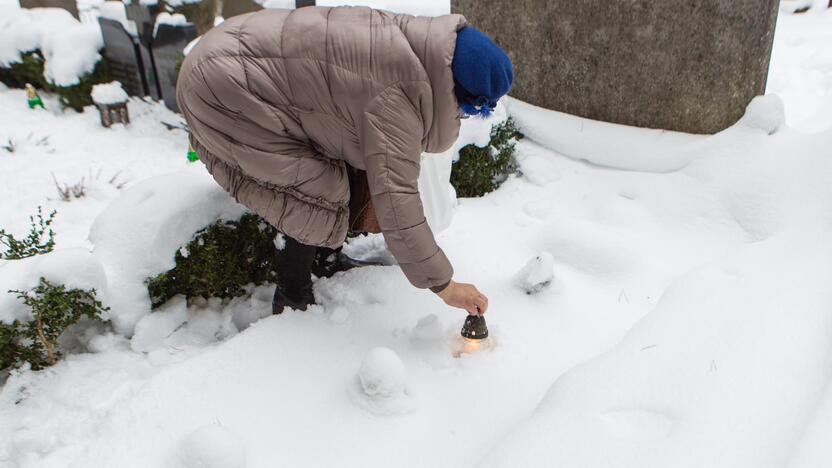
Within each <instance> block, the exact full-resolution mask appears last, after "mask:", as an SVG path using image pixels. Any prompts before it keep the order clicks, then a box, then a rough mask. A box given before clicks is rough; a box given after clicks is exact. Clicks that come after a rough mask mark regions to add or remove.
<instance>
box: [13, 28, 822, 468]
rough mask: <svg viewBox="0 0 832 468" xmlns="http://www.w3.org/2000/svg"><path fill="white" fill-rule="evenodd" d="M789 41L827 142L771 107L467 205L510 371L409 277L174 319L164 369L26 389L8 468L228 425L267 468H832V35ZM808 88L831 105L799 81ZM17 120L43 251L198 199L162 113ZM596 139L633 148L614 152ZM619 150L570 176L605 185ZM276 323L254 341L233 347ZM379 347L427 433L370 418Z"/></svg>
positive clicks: (99, 359)
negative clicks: (363, 392)
mask: <svg viewBox="0 0 832 468" xmlns="http://www.w3.org/2000/svg"><path fill="white" fill-rule="evenodd" d="M781 26H782V29H781V31H782V32H778V36H777V41H778V42H777V47H776V49H775V62H774V64H773V70H772V81H773V83H772V90H773V91H774V90H776V91H777V92H779V93H781V94H783V96H784V101H785V108H786V119H787V123H788V124H789V125H792V126H795V127H797V128H799V129H801V130H806V131H813V132H819V133H815V134H812V135H805V134H803V133H801V132H800V131H798V130H792V129H782V130H780V131H777V132H775V133H774V134H773V135H768V133H769V131H771V130H774V128H772V122H773V123H774V124H775V125H774V126H776V123H777V122H778V117H782V116H781V115H780V114H779V113H778V106H777V101H776V100H772V99H767V100H763V101H760V102H759V106H758V107H757V108H756V109H755V112H753V113H752V115H749V116H748V117H747V119H746V120H744V122H742V123H741V124H739V125H737V126H736V127H734V128H732V129H730V130H729V131H727V132H725V133H723V134H720V135H718V136H715V137H711V138H706V137H696V138H692V139H690V141H688V139H687V138H685V140H686V141H685V142H681V143H674V144H672V145H670V146H668V147H667V148H668V149H667V150H666V151H674V152H676V151H678V153H676V154H682V148H681V147H680V145H682V144H684V146H685V152H686V153H685V157H684V158H682V159H677V160H675V161H676V162H678V167H672V168H668V167H667V166H661V165H658V166H656V165H653V164H652V163H654V162H655V161H656V158H661V157H662V156H663V155H664V154H666V151H665V150H664V149H663V148H658V149H657V147H656V146H650V145H652V144H653V143H652V142H654V141H655V140H654V139H653V138H652V136H651V135H652V134H651V135H648V134H647V133H642V134H641V135H639V133H640V131H638V130H633V131H632V135H633V136H632V137H631V138H632V140H630V142H629V143H628V144H627V145H623V146H620V147H619V151H621V152H622V158H624V160H629V161H637V162H638V164H640V165H641V167H639V168H638V169H640V170H652V169H655V170H656V172H636V171H622V170H614V169H607V168H603V167H599V166H596V165H591V164H587V163H584V162H579V161H576V160H575V159H571V158H568V157H565V156H564V155H561V154H557V153H555V152H553V151H551V150H550V149H547V147H544V146H542V145H541V144H540V142H534V141H530V140H526V141H523V142H521V143H520V144H519V145H518V149H519V159H520V165H521V168H522V170H523V171H524V173H525V175H524V176H523V177H522V178H512V179H510V180H509V181H508V182H507V183H506V184H505V185H504V186H503V187H502V188H501V189H500V190H499V191H497V192H496V193H494V194H491V195H489V196H487V197H485V198H482V199H473V200H464V201H462V203H461V205H460V207H459V208H458V209H457V212H456V214H455V218H454V222H453V225H452V226H451V227H450V228H449V229H448V230H447V231H445V232H443V233H442V234H441V236H440V238H439V241H440V243H441V244H442V246H443V248H444V249H445V251H446V252H447V253H448V255H449V257H450V258H451V260H452V262H453V263H454V266H455V269H456V271H457V275H458V277H459V279H460V280H463V281H467V282H473V283H475V284H477V286H478V287H479V288H480V289H481V290H483V291H484V292H486V293H487V294H488V295H489V297H490V303H491V309H490V312H489V314H488V319H489V325H490V328H491V332H492V333H493V336H494V338H495V341H496V346H495V348H494V350H493V351H491V352H484V353H478V354H474V355H471V356H466V357H463V358H459V359H457V358H453V357H452V356H451V351H452V350H451V344H452V339H453V336H454V335H455V334H457V333H458V331H459V328H460V326H461V324H462V320H463V318H464V317H463V316H462V315H461V314H460V313H458V312H455V311H453V310H449V309H447V308H446V307H444V306H443V305H442V304H441V302H440V301H439V300H438V299H436V298H435V297H434V296H432V295H431V294H429V293H426V292H420V291H416V290H413V289H412V288H411V287H410V286H409V285H408V284H407V282H406V280H405V279H404V277H403V276H402V275H401V273H400V272H399V271H398V269H397V268H395V267H384V268H371V269H364V270H360V271H353V272H350V273H348V274H346V275H342V276H338V277H336V278H333V279H330V280H323V281H320V282H319V284H318V285H317V293H318V296H319V298H320V299H322V306H321V307H320V308H316V309H315V310H313V311H312V312H310V313H286V314H284V315H281V316H277V317H272V316H268V313H269V307H270V304H269V301H270V299H271V296H270V294H271V290H270V288H269V287H268V286H265V287H262V288H258V289H256V290H255V291H254V293H253V295H252V296H251V297H250V298H243V299H240V300H236V301H233V302H232V303H231V304H227V305H225V306H223V305H221V304H219V303H217V302H216V301H212V302H209V303H206V304H203V305H201V306H195V307H192V308H191V309H190V310H185V307H184V304H182V303H181V301H172V302H171V303H169V304H168V305H166V306H165V307H164V308H163V309H162V310H161V311H159V312H155V313H154V314H159V315H158V316H157V317H159V321H160V323H161V322H163V321H164V320H167V319H170V321H171V323H172V324H173V326H174V327H175V326H176V325H177V321H176V317H185V318H187V319H188V326H187V327H185V328H182V329H179V330H178V331H176V332H175V333H173V335H172V337H171V338H169V339H168V341H167V342H165V343H158V342H153V340H150V339H149V338H148V341H146V342H145V345H146V346H147V349H148V351H149V352H148V353H146V354H141V353H136V352H133V351H132V350H131V349H130V343H129V342H128V341H126V340H124V339H123V338H117V337H112V336H111V337H110V338H109V341H107V340H104V339H102V340H100V341H101V342H100V343H99V344H98V347H99V349H100V350H101V351H100V352H98V353H95V354H82V355H74V356H71V357H69V358H68V359H67V360H66V361H65V362H62V363H60V364H59V365H57V366H55V367H54V368H51V369H48V370H46V371H43V372H39V373H31V372H22V373H19V374H17V375H15V376H13V377H12V378H11V379H9V381H8V382H7V383H6V385H5V386H4V387H2V388H0V466H3V467H5V466H9V467H14V468H18V467H20V468H28V467H67V466H71V467H84V468H89V467H113V466H118V467H143V468H146V467H169V466H181V465H175V464H173V460H174V459H175V458H176V455H177V453H178V451H181V450H182V447H183V444H182V442H181V441H182V438H183V437H185V436H187V435H188V434H189V433H191V432H192V431H194V430H196V429H199V428H200V427H203V426H205V425H210V424H220V425H221V426H222V427H224V428H225V429H227V430H228V431H229V432H230V434H231V435H229V436H228V438H229V439H231V440H230V442H229V440H225V441H221V442H228V443H230V444H231V445H234V443H235V441H237V442H238V443H239V444H240V445H241V446H242V447H243V450H244V452H245V454H246V457H247V461H248V464H247V466H249V467H254V468H258V467H264V468H265V467H272V466H297V467H301V466H304V467H305V466H308V467H320V466H362V467H376V466H379V467H381V466H390V465H392V464H396V465H397V466H413V467H424V466H431V467H445V466H447V467H451V466H475V465H477V464H478V463H479V462H482V461H485V464H486V465H487V466H502V467H516V466H564V467H582V468H583V467H605V466H615V467H665V466H678V467H682V466H691V467H701V466H708V467H726V468H728V467H730V468H737V467H749V468H751V467H754V468H759V467H772V468H774V467H783V466H790V468H810V467H819V466H827V465H829V464H832V453H830V451H829V448H828V440H827V439H828V433H829V432H828V431H829V430H830V425H832V391H830V389H832V384H830V382H831V381H832V358H830V356H832V315H831V314H830V312H829V311H830V310H832V293H830V291H829V289H828V284H830V281H831V280H832V268H831V267H832V247H830V244H829V242H828V239H829V238H830V236H832V187H830V186H829V184H828V181H829V180H830V179H831V178H832V158H830V156H832V153H830V151H832V150H830V148H832V124H830V123H829V122H832V107H826V108H824V107H823V106H822V105H818V106H815V105H814V104H812V105H809V104H807V103H808V102H809V101H811V99H810V97H811V96H814V97H815V101H813V102H817V103H821V104H822V102H823V101H824V100H827V101H829V96H830V95H832V61H829V60H828V59H829V55H828V44H829V43H830V40H832V12H830V14H825V15H818V16H804V17H797V16H795V17H785V18H784V19H781ZM824 34H825V36H824ZM823 37H825V39H823ZM795 49H799V50H795ZM801 57H802V58H801ZM807 70H808V71H809V73H808V75H807V76H809V78H807V79H811V86H808V85H805V82H803V81H801V82H797V81H794V80H792V78H791V77H792V75H795V74H799V73H804V74H805V72H807ZM801 76H804V75H801ZM807 86H808V87H807ZM806 93H809V94H806ZM830 102H832V101H830ZM22 104H24V100H23V94H22V92H20V91H16V90H10V91H0V108H2V109H6V111H5V112H3V113H0V139H3V140H5V139H6V138H8V137H11V138H13V139H14V140H15V141H18V142H20V143H19V151H18V152H16V153H14V154H7V153H5V152H2V150H0V174H2V175H3V184H2V185H0V226H2V227H7V228H11V229H12V230H15V231H23V230H24V229H25V228H26V216H28V214H30V213H32V212H33V211H34V208H35V207H36V206H37V205H39V204H43V205H44V207H45V208H49V209H52V208H55V209H57V210H58V217H57V221H56V231H57V232H58V243H59V245H58V246H59V247H60V248H65V247H74V246H86V245H87V243H88V241H87V239H86V238H87V233H88V231H89V227H90V224H91V222H92V220H93V219H94V218H95V217H96V216H97V215H98V214H99V213H100V212H101V211H102V210H103V209H104V208H105V207H106V206H107V204H108V203H110V202H111V201H112V200H113V199H114V198H115V197H116V196H117V195H118V193H119V191H118V190H117V189H116V188H115V187H112V186H111V184H108V183H107V180H109V177H111V176H112V174H115V173H119V174H121V176H122V177H124V178H125V180H128V181H129V182H128V186H130V185H134V184H135V183H137V182H139V181H141V180H142V179H145V178H148V177H151V176H155V175H160V174H167V173H171V172H175V171H181V170H185V171H188V172H190V173H195V174H203V169H202V168H201V167H200V166H199V165H188V164H187V163H186V161H185V157H184V148H185V147H186V143H185V136H184V134H183V133H181V132H179V131H173V132H170V131H168V130H166V129H165V128H164V126H162V125H160V124H159V123H158V120H159V119H160V118H165V119H173V117H172V116H170V115H169V114H167V113H166V112H164V111H162V110H160V109H159V107H157V106H149V105H146V104H143V103H140V102H135V101H134V102H131V117H132V120H133V121H134V123H133V124H132V125H131V127H130V128H129V129H126V130H125V129H113V130H103V129H99V128H98V123H97V120H96V119H97V117H96V115H95V114H94V113H91V112H87V113H85V114H82V115H73V114H67V115H63V116H51V115H48V114H46V113H31V112H28V111H25V110H24V109H23V107H22ZM520 107H522V106H520ZM17 109H20V110H19V111H18V110H17ZM792 109H795V110H792ZM823 109H827V110H826V111H824V110H823ZM517 112H518V118H519V120H520V121H521V122H523V121H524V119H525V120H526V121H527V122H528V125H529V128H528V130H529V131H530V133H534V132H535V131H537V132H538V133H539V134H546V132H547V131H548V132H549V133H550V134H553V135H552V139H553V140H552V141H554V144H553V143H552V141H546V142H544V143H546V144H547V146H557V143H558V142H559V141H564V140H562V139H561V140H558V138H559V137H561V134H556V132H553V131H552V129H553V128H559V127H558V125H560V124H558V123H557V119H555V118H554V117H552V116H551V115H549V116H548V117H547V116H546V115H541V116H539V117H535V118H534V119H530V118H529V115H531V114H530V113H529V111H528V109H525V110H524V109H522V108H520V109H519V110H517ZM818 112H820V114H818V115H817V116H815V117H814V118H812V115H815V113H818ZM824 112H826V113H825V114H824ZM823 122H826V125H825V126H824V125H823ZM567 123H568V122H567ZM570 125H574V122H572V123H571V124H570ZM532 127H533V128H532ZM625 132H630V130H625ZM30 133H31V134H32V135H33V136H32V137H31V138H30V137H28V135H29V134H30ZM47 134H48V135H49V143H48V144H46V145H44V144H41V145H38V143H37V142H38V141H39V140H40V139H41V138H42V137H43V136H46V135H47ZM567 136H568V135H567ZM595 137H597V138H599V139H603V138H605V137H606V138H610V141H615V140H613V139H612V137H610V134H609V133H608V132H607V131H606V130H603V129H602V130H598V131H597V133H596V134H595ZM561 138H562V137H561ZM640 139H641V140H640ZM640 141H642V144H641V147H640V146H639V142H640ZM566 143H568V144H571V145H574V144H575V143H574V142H573V141H566ZM600 143H604V142H599V141H595V142H591V143H590V144H588V145H586V146H584V147H582V149H584V150H585V151H586V152H585V153H581V154H577V155H576V154H571V156H575V157H577V158H579V159H580V158H586V159H592V155H593V154H600V153H593V148H604V146H601V145H600ZM628 145H629V146H628ZM687 145H691V147H692V148H693V149H692V150H691V149H690V147H688V146H687ZM609 146H612V147H615V146H616V145H614V144H613V145H609ZM609 146H608V147H609ZM648 146H649V147H648ZM567 147H569V146H567ZM559 148H561V147H559ZM53 150H54V151H53ZM691 151H692V152H691ZM587 155H589V156H587ZM606 156H607V157H609V154H606ZM596 162H598V163H601V164H604V165H607V166H609V165H610V164H608V162H609V160H606V161H596ZM676 162H674V164H676ZM619 164H621V165H623V164H624V163H619ZM99 169H100V170H101V171H102V176H101V177H100V178H99V179H98V181H97V182H95V183H94V184H93V190H91V192H90V194H89V196H88V197H86V198H84V199H81V200H75V201H72V202H69V203H67V202H60V201H56V200H47V199H48V198H50V197H51V198H54V197H55V189H54V187H53V185H52V183H51V175H50V172H54V173H55V176H56V177H57V178H58V179H59V180H61V181H62V182H63V181H74V180H75V179H78V178H80V177H81V176H84V175H86V174H88V172H89V171H90V170H92V171H93V172H94V173H95V172H97V171H98V170H99ZM677 169H678V170H677ZM668 170H673V172H667V171H668ZM203 175H204V174H203ZM205 177H207V175H206V176H205ZM373 247H374V245H370V246H369V248H373ZM376 247H377V246H376ZM542 251H548V252H550V253H551V254H552V255H553V257H554V258H555V262H556V263H555V271H556V278H555V283H554V284H553V286H552V287H551V288H550V289H548V290H546V291H544V292H543V293H541V294H539V295H536V296H527V295H526V294H525V293H524V292H522V291H520V290H519V289H518V288H516V287H514V286H513V285H512V281H511V279H512V276H513V274H514V273H515V272H517V271H518V270H519V269H520V268H521V267H522V266H523V265H524V264H525V263H526V261H527V260H528V259H530V258H532V257H533V256H535V255H537V254H538V253H540V252H542ZM432 314H433V315H435V317H436V321H432V319H430V318H428V319H426V317H428V316H430V315H432ZM259 316H266V318H264V319H262V320H260V321H258V322H256V323H255V324H254V325H252V326H251V327H249V328H247V329H245V330H243V331H241V332H239V333H235V330H236V327H233V326H231V325H230V323H231V322H234V321H235V320H236V321H239V320H240V317H259ZM420 320H421V325H419V326H417V323H420ZM157 325H158V324H157ZM159 326H160V329H164V327H163V324H161V325H159ZM169 331H170V332H173V329H172V328H171V329H170V330H169ZM226 335H227V336H229V337H228V338H227V339H222V340H219V341H217V338H218V337H222V338H225V336H226ZM145 338H147V337H145ZM134 346H135V343H134ZM377 346H387V347H389V348H391V349H393V350H395V351H396V352H397V353H398V355H399V356H400V357H401V359H402V361H403V362H404V365H405V367H406V369H407V373H408V377H409V391H410V393H411V394H412V396H413V397H414V399H415V400H416V402H417V404H418V406H417V408H416V409H415V411H413V412H412V413H410V414H404V415H399V416H388V417H380V416H374V415H371V414H369V413H368V412H366V411H365V410H364V408H362V407H361V406H360V405H357V404H355V401H354V400H353V393H352V390H353V389H354V386H355V385H356V381H355V374H356V372H357V370H358V368H359V366H360V365H361V361H362V359H363V357H364V356H365V354H366V353H367V351H369V350H370V349H371V348H374V347H377ZM553 384H554V385H553ZM203 448H204V449H205V450H208V449H210V447H203Z"/></svg>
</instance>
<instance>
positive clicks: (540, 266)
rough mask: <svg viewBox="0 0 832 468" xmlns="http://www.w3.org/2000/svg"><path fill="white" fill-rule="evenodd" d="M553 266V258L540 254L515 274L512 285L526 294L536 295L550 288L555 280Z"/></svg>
mask: <svg viewBox="0 0 832 468" xmlns="http://www.w3.org/2000/svg"><path fill="white" fill-rule="evenodd" d="M554 266H555V258H554V257H552V254H550V253H549V252H541V253H540V255H538V256H536V257H534V258H533V259H531V260H529V261H528V263H526V265H525V266H524V267H523V268H522V269H521V270H520V271H518V272H517V274H516V275H515V276H514V284H515V285H516V286H517V287H518V288H520V289H522V290H523V291H525V292H526V294H537V293H539V292H541V291H543V290H544V289H546V288H548V287H549V286H551V284H552V280H554V279H555V271H554Z"/></svg>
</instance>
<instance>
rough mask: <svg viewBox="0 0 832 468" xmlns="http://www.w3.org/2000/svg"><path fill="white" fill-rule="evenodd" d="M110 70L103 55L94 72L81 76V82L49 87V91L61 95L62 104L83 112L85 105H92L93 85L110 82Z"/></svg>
mask: <svg viewBox="0 0 832 468" xmlns="http://www.w3.org/2000/svg"><path fill="white" fill-rule="evenodd" d="M110 81H112V79H111V78H110V71H109V68H108V67H107V61H106V60H105V59H104V58H103V57H102V58H101V60H99V61H98V63H96V64H95V68H94V69H93V70H92V73H86V74H84V75H82V76H81V78H80V82H79V83H78V84H76V85H72V86H53V85H50V86H48V87H47V89H48V90H49V91H52V92H54V93H56V94H57V95H58V96H60V97H61V104H63V105H64V106H66V107H69V108H72V109H75V110H76V111H78V112H82V111H83V110H84V107H85V106H91V105H92V96H91V95H90V93H92V87H93V86H95V85H97V84H100V83H109V82H110Z"/></svg>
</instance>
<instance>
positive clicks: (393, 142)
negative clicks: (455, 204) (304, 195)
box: [361, 87, 453, 288]
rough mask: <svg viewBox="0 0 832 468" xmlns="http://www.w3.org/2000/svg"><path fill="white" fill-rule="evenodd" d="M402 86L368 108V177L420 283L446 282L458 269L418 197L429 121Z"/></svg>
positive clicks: (399, 253)
mask: <svg viewBox="0 0 832 468" xmlns="http://www.w3.org/2000/svg"><path fill="white" fill-rule="evenodd" d="M416 105H418V103H413V102H412V101H411V98H408V97H407V96H406V95H405V93H404V92H403V91H402V90H401V89H400V88H399V87H391V88H388V89H387V90H386V91H384V92H382V93H381V94H380V95H379V96H378V97H377V98H376V99H375V100H373V101H372V102H371V103H370V104H369V105H368V106H367V108H366V109H365V112H364V115H363V120H362V122H361V142H362V145H363V149H364V160H365V164H366V169H367V179H368V180H367V182H368V184H369V187H370V193H371V195H372V199H373V207H374V208H375V210H376V216H377V217H378V221H379V225H380V226H381V230H382V232H383V233H384V239H385V241H387V246H388V247H389V248H390V251H391V252H392V253H393V256H394V257H396V260H397V261H398V262H399V266H400V267H401V269H402V271H403V272H404V274H405V276H407V279H408V280H409V281H410V282H411V283H412V284H413V285H414V286H416V287H418V288H436V287H438V286H442V285H445V284H447V283H448V282H449V281H450V280H451V277H452V276H453V268H452V267H451V264H450V262H449V261H448V259H447V257H445V254H444V252H442V249H440V248H439V246H438V245H437V244H436V240H435V239H434V237H433V232H431V229H430V227H429V226H428V224H427V222H426V221H425V215H424V211H423V209H422V201H421V198H420V197H419V186H418V179H419V159H420V157H421V153H422V138H423V135H424V132H425V128H424V123H423V122H424V121H423V118H422V116H421V114H420V113H419V111H418V109H417V108H416Z"/></svg>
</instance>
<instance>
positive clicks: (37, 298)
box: [0, 211, 107, 371]
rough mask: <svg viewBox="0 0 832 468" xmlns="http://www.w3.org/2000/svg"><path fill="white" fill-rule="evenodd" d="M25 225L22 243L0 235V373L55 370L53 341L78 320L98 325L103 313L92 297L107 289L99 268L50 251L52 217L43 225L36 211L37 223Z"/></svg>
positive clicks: (84, 255) (74, 253)
mask: <svg viewBox="0 0 832 468" xmlns="http://www.w3.org/2000/svg"><path fill="white" fill-rule="evenodd" d="M53 215H54V212H53ZM31 219H32V227H31V231H30V233H29V236H28V237H27V238H24V239H15V238H14V236H12V235H10V234H6V233H5V232H4V231H2V230H0V232H2V233H3V238H2V239H0V240H1V241H2V243H3V244H4V245H6V246H7V249H6V252H4V253H3V255H2V257H3V258H5V259H6V260H0V371H2V370H5V369H7V368H9V367H17V366H20V365H22V364H24V363H28V364H29V365H30V366H31V367H32V368H33V369H40V368H43V367H45V366H48V365H52V364H55V362H56V361H57V358H58V357H60V355H61V349H60V348H59V346H58V337H59V336H61V334H63V332H64V331H65V330H67V329H68V328H69V327H71V326H73V325H75V324H76V323H78V322H79V320H80V319H81V317H82V316H83V317H87V318H88V319H91V320H95V321H98V320H100V319H101V318H102V317H101V316H102V313H105V312H106V307H105V306H104V305H103V303H102V302H101V301H100V300H99V296H98V295H97V293H98V290H102V289H104V288H106V283H107V281H106V275H105V274H104V270H103V268H102V267H101V265H100V264H99V263H98V262H97V261H96V260H95V258H94V257H93V256H92V255H91V254H90V253H89V252H87V251H85V250H83V249H64V250H58V251H53V250H52V248H53V246H54V242H53V240H52V234H53V233H52V230H51V229H50V228H49V225H50V224H51V221H52V215H50V216H49V217H48V218H46V219H44V218H43V216H42V215H41V213H40V211H39V212H38V221H35V219H34V217H32V218H31ZM97 288H100V289H98V290H97Z"/></svg>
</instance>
